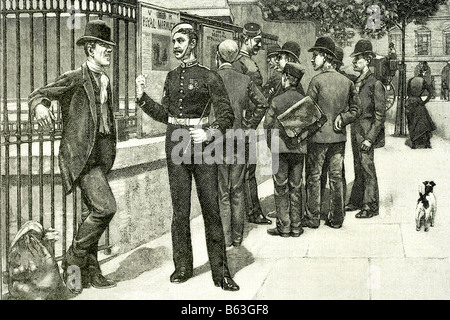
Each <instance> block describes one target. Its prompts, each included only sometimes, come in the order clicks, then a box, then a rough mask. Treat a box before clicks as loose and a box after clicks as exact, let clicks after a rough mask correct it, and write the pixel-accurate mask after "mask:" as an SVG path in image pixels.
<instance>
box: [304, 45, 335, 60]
mask: <svg viewBox="0 0 450 320" xmlns="http://www.w3.org/2000/svg"><path fill="white" fill-rule="evenodd" d="M314 50H317V51H323V52H326V53H328V54H331V55H332V56H333V57H334V58H336V59H337V57H336V54H335V53H334V52H333V51H331V50H330V49H328V48H324V47H312V48H311V49H309V50H308V52H313V51H314Z"/></svg>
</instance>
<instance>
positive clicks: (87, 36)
mask: <svg viewBox="0 0 450 320" xmlns="http://www.w3.org/2000/svg"><path fill="white" fill-rule="evenodd" d="M86 41H101V42H104V43H106V44H109V45H111V46H115V45H116V44H115V43H114V42H113V41H111V28H110V27H109V26H108V25H107V24H106V22H105V21H103V20H92V21H89V22H88V23H87V24H86V28H85V29H84V35H83V36H82V37H81V38H79V39H78V40H77V46H82V45H84V44H85V42H86Z"/></svg>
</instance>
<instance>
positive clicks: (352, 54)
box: [350, 51, 377, 58]
mask: <svg viewBox="0 0 450 320" xmlns="http://www.w3.org/2000/svg"><path fill="white" fill-rule="evenodd" d="M366 53H371V54H373V55H374V56H376V55H377V54H376V53H375V52H373V51H362V52H353V53H351V54H350V57H352V58H353V57H356V56H358V55H360V54H366Z"/></svg>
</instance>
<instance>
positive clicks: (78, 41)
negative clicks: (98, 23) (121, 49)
mask: <svg viewBox="0 0 450 320" xmlns="http://www.w3.org/2000/svg"><path fill="white" fill-rule="evenodd" d="M86 41H100V42H103V43H106V44H109V45H110V46H115V45H116V44H115V43H114V42H111V41H105V40H103V39H100V38H97V37H91V36H82V37H81V38H80V39H78V40H77V46H82V45H84V43H85V42H86Z"/></svg>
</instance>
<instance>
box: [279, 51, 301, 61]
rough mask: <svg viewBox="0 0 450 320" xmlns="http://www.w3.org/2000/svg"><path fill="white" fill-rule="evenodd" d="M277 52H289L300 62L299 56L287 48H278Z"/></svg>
mask: <svg viewBox="0 0 450 320" xmlns="http://www.w3.org/2000/svg"><path fill="white" fill-rule="evenodd" d="M277 53H278V54H280V53H289V54H292V55H293V56H294V57H295V59H297V62H300V59H299V58H298V57H297V55H296V54H295V53H293V52H292V51H289V50H278V51H277Z"/></svg>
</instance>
